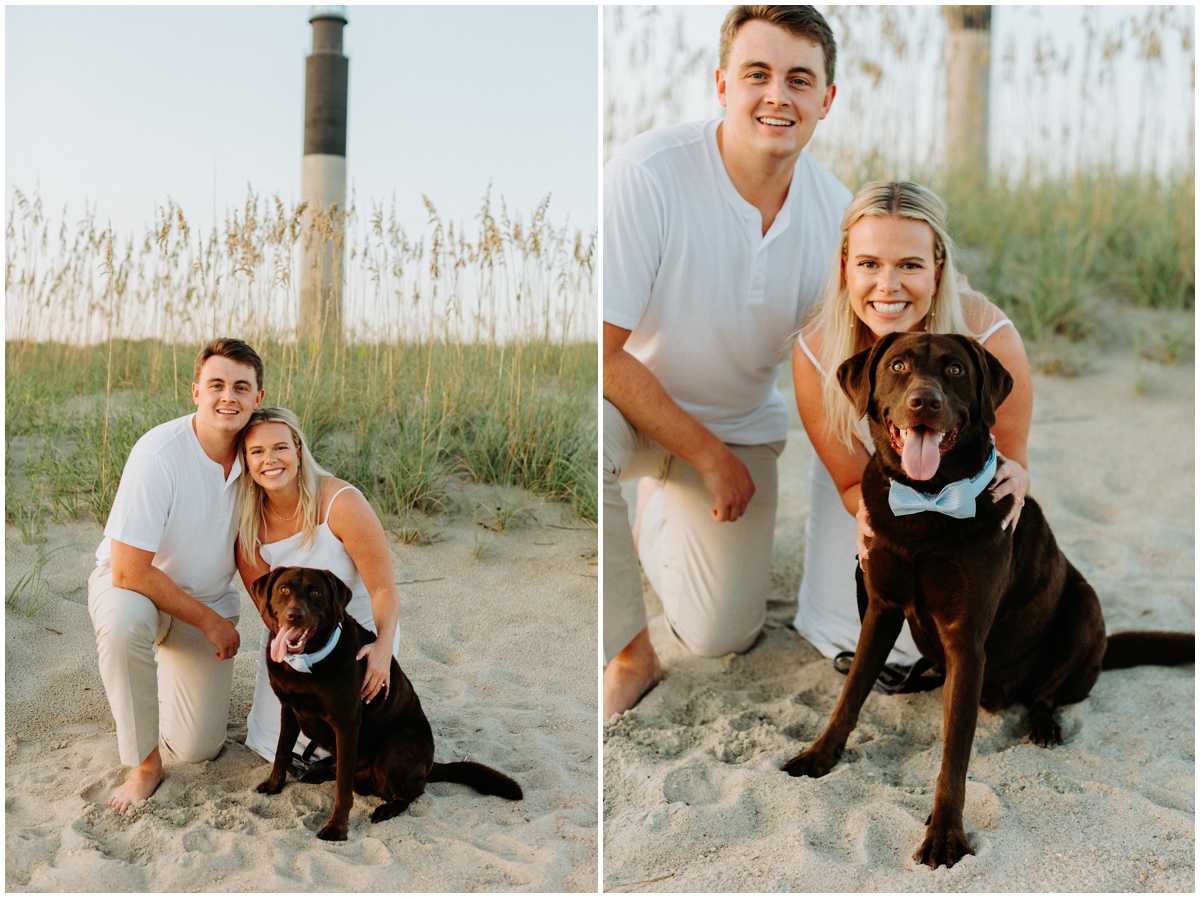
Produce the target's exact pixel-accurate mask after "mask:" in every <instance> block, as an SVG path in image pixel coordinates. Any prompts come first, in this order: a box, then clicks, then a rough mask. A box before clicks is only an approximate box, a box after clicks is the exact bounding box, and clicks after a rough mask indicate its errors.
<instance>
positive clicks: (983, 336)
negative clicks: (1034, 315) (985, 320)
mask: <svg viewBox="0 0 1200 898" xmlns="http://www.w3.org/2000/svg"><path fill="white" fill-rule="evenodd" d="M1006 324H1007V325H1008V326H1009V327H1011V328H1013V329H1014V330H1015V329H1016V325H1015V324H1013V323H1012V322H1011V321H1010V320H1008V319H1007V318H1001V319H1000V320H999V321H997V322H996V323H995V324H993V325H992V326H991V327H989V328H988V329H987V330H985V331H984V332H983V333H982V334H980V335H979V342H980V343H986V342H987V338H988V337H990V336H991V335H992V334H994V333H996V331H998V330H1000V328H1002V327H1004V325H1006Z"/></svg>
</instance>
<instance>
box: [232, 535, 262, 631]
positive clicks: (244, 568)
mask: <svg viewBox="0 0 1200 898" xmlns="http://www.w3.org/2000/svg"><path fill="white" fill-rule="evenodd" d="M233 553H234V559H235V560H236V561H237V569H238V573H239V574H241V576H242V584H243V585H244V586H245V587H246V592H248V593H250V596H251V598H253V596H254V593H253V592H251V591H250V586H251V584H252V583H254V581H255V580H257V579H258V578H259V577H262V576H264V575H266V574H269V573H271V568H270V567H269V566H268V565H267V563H266V562H265V561H263V558H262V555H260V554H259V553H258V546H255V547H254V561H253V562H251V561H247V560H246V557H245V556H244V555H243V554H242V543H241V538H240V537H239V538H238V539H237V541H235V542H234V544H233ZM254 605H255V607H258V603H257V602H255V603H254ZM258 613H259V616H261V617H262V619H263V623H264V624H266V625H267V629H270V627H271V621H270V620H268V619H267V609H265V608H259V609H258Z"/></svg>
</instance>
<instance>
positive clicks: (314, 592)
mask: <svg viewBox="0 0 1200 898" xmlns="http://www.w3.org/2000/svg"><path fill="white" fill-rule="evenodd" d="M308 594H309V595H310V596H311V597H312V598H314V599H315V598H317V597H318V596H319V595H320V594H321V590H319V589H311V590H309V592H308Z"/></svg>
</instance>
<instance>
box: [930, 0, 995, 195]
mask: <svg viewBox="0 0 1200 898" xmlns="http://www.w3.org/2000/svg"><path fill="white" fill-rule="evenodd" d="M942 14H943V15H944V16H945V18H946V24H947V25H949V26H950V30H949V33H948V34H947V36H946V168H947V174H949V175H951V176H952V177H953V176H959V177H962V176H965V177H967V178H969V179H970V180H972V181H982V182H986V181H987V174H988V74H989V69H990V65H991V57H992V8H991V7H990V6H943V7H942Z"/></svg>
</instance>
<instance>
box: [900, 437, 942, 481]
mask: <svg viewBox="0 0 1200 898" xmlns="http://www.w3.org/2000/svg"><path fill="white" fill-rule="evenodd" d="M903 434H904V451H903V453H902V454H901V455H900V463H901V464H902V465H903V466H904V473H905V474H907V475H908V476H909V477H911V478H912V479H913V480H932V479H933V475H934V474H936V473H937V469H938V464H939V463H940V462H941V460H942V454H941V452H939V451H938V446H939V444H940V443H941V442H942V437H943V436H944V434H940V433H938V432H937V431H936V430H931V429H930V428H928V427H910V428H908V429H907V430H905V431H903Z"/></svg>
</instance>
